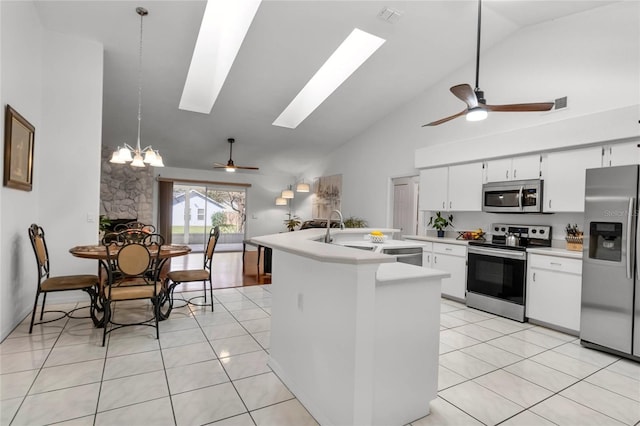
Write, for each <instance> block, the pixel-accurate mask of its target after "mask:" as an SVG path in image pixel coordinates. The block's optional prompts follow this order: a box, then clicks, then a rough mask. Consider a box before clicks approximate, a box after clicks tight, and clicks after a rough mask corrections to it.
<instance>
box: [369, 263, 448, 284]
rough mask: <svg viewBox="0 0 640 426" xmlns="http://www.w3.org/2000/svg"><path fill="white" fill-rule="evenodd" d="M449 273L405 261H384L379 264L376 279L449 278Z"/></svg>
mask: <svg viewBox="0 0 640 426" xmlns="http://www.w3.org/2000/svg"><path fill="white" fill-rule="evenodd" d="M450 276H451V274H450V273H448V272H445V271H440V270H437V269H431V268H421V267H419V266H415V265H409V264H406V263H400V262H396V263H385V264H383V265H380V267H379V268H378V271H377V272H376V281H378V282H379V283H392V282H404V281H407V280H411V279H417V278H427V279H434V278H449V277H450Z"/></svg>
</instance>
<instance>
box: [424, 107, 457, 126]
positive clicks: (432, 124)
mask: <svg viewBox="0 0 640 426" xmlns="http://www.w3.org/2000/svg"><path fill="white" fill-rule="evenodd" d="M466 113H467V110H466V109H464V110H462V111H460V112H459V113H457V114H453V115H450V116H449V117H445V118H441V119H440V120H436V121H432V122H431V123H427V124H423V125H422V127H426V126H437V125H438V124H442V123H446V122H447V121H450V120H453V119H454V118H458V117H460V116H461V115H465V114H466Z"/></svg>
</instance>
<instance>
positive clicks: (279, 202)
mask: <svg viewBox="0 0 640 426" xmlns="http://www.w3.org/2000/svg"><path fill="white" fill-rule="evenodd" d="M286 205H287V200H286V198H282V197H276V206H286Z"/></svg>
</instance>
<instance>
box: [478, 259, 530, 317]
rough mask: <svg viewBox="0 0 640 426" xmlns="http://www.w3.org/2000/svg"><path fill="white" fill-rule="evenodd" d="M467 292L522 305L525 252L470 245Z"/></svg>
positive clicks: (525, 268) (525, 267)
mask: <svg viewBox="0 0 640 426" xmlns="http://www.w3.org/2000/svg"><path fill="white" fill-rule="evenodd" d="M468 264H469V266H468V268H469V269H468V271H467V292H471V293H475V294H477V295H481V296H487V297H491V298H495V299H500V300H503V301H506V302H510V303H515V304H517V305H522V306H524V302H525V300H524V296H525V280H526V274H527V253H526V252H524V251H515V250H500V249H492V248H480V247H469V249H468Z"/></svg>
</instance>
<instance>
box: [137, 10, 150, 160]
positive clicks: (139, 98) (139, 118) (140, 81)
mask: <svg viewBox="0 0 640 426" xmlns="http://www.w3.org/2000/svg"><path fill="white" fill-rule="evenodd" d="M136 12H138V14H139V15H140V46H139V50H138V143H137V146H136V148H137V150H138V152H139V151H140V149H141V148H140V127H141V123H142V22H143V20H144V17H145V15H146V14H147V13H148V12H147V11H146V9H143V8H138V9H136Z"/></svg>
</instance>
